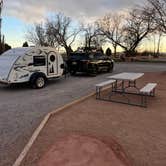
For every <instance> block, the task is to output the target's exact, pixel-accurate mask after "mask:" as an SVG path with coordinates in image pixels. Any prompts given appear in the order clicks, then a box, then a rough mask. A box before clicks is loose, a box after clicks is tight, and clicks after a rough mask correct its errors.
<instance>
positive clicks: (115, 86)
mask: <svg viewBox="0 0 166 166" xmlns="http://www.w3.org/2000/svg"><path fill="white" fill-rule="evenodd" d="M143 75H144V73H129V72H123V73H119V74H114V75H111V76H109V77H107V78H109V80H107V81H104V82H101V83H99V84H96V85H95V86H96V99H100V100H107V101H112V102H117V103H123V104H130V105H135V106H143V107H146V106H147V97H154V96H155V87H156V86H157V83H147V84H146V85H145V86H144V87H142V88H141V89H140V88H138V86H137V80H138V79H139V78H140V77H142V76H143ZM105 86H111V92H109V95H108V97H107V98H103V97H102V95H101V89H102V88H103V87H105ZM129 89H130V90H129ZM131 89H132V91H131ZM117 94H120V95H121V96H122V97H123V100H121V101H120V100H118V99H112V97H113V96H116V95H117ZM131 95H132V96H131ZM134 95H136V96H140V97H141V100H140V101H141V102H139V101H137V102H133V99H136V98H135V97H133V96H134ZM129 96H130V97H129ZM137 98H138V97H137ZM126 99H127V101H126Z"/></svg>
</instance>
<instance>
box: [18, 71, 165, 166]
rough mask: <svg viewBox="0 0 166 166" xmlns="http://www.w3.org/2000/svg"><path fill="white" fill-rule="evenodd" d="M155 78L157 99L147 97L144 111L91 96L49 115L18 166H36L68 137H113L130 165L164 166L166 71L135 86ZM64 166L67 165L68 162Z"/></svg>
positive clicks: (149, 74) (147, 77)
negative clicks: (72, 135)
mask: <svg viewBox="0 0 166 166" xmlns="http://www.w3.org/2000/svg"><path fill="white" fill-rule="evenodd" d="M154 77H155V78H156V79H155V82H156V83H158V85H157V88H156V96H155V97H149V98H148V107H147V108H143V107H138V106H130V105H126V104H119V103H113V102H108V101H102V100H96V99H95V96H92V97H90V98H88V99H86V100H84V101H82V102H80V103H77V104H75V105H73V106H70V107H68V108H66V109H64V110H63V111H61V112H60V113H58V114H55V115H53V116H51V118H50V119H49V121H48V122H47V124H46V125H45V127H44V128H43V130H42V131H41V133H40V135H39V137H38V138H37V140H36V141H35V143H34V145H33V146H32V148H31V149H30V151H29V152H28V155H27V156H26V158H25V159H24V161H23V162H22V165H21V166H37V165H38V163H40V162H42V160H43V157H46V156H47V154H48V153H47V152H49V151H50V150H51V149H52V147H53V146H54V145H56V141H57V140H59V139H60V138H63V136H65V135H70V134H80V135H81V134H82V135H91V136H94V137H95V138H102V139H103V140H104V139H107V142H109V141H110V140H111V139H112V138H114V140H116V141H117V142H118V143H119V144H120V145H121V146H122V148H123V149H124V150H125V154H127V156H128V159H129V160H130V162H131V165H132V166H165V165H166V157H165V154H166V141H165V140H166V132H165V126H166V121H165V118H166V111H165V107H164V106H165V100H166V93H165V92H166V87H165V81H166V72H161V73H148V74H145V75H144V76H143V77H142V78H141V79H139V80H138V81H137V86H138V87H142V86H143V85H145V84H146V83H147V82H154ZM107 92H109V90H108V91H107ZM105 93H106V92H105ZM134 98H135V97H134ZM139 99H140V98H139ZM138 101H140V100H138ZM138 101H137V102H138ZM60 140H61V139H60ZM71 144H72V142H71ZM111 147H114V146H113V145H112V146H111ZM89 148H90V147H89ZM118 149H119V148H118ZM61 150H62V151H63V150H64V149H61ZM64 153H65V152H64ZM78 153H79V151H78ZM52 157H54V156H52ZM58 159H59V158H58ZM49 160H50V161H52V159H51V158H50V159H49ZM58 161H59V160H58ZM91 164H92V165H95V164H94V163H91ZM65 165H70V160H66V164H65ZM100 165H102V166H106V164H104V163H103V164H100Z"/></svg>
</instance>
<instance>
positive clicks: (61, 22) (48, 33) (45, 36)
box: [27, 14, 80, 55]
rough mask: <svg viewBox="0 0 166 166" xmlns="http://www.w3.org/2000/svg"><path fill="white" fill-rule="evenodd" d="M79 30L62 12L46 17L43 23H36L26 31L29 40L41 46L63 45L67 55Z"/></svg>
mask: <svg viewBox="0 0 166 166" xmlns="http://www.w3.org/2000/svg"><path fill="white" fill-rule="evenodd" d="M79 32H80V30H78V29H74V28H73V27H72V20H71V18H69V17H66V16H64V15H63V14H57V15H55V16H54V17H53V18H52V19H46V20H45V23H44V26H43V24H36V25H35V28H34V29H33V30H30V31H29V32H28V35H27V38H28V40H29V41H30V42H32V43H34V44H37V45H41V46H52V47H59V46H61V47H63V48H64V49H65V50H66V53H67V55H69V54H70V52H72V48H71V46H72V44H73V43H74V41H75V39H76V37H77V35H78V33H79Z"/></svg>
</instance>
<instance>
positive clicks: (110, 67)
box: [107, 63, 114, 72]
mask: <svg viewBox="0 0 166 166" xmlns="http://www.w3.org/2000/svg"><path fill="white" fill-rule="evenodd" d="M113 68H114V65H113V64H112V63H111V64H110V65H109V66H108V69H107V72H112V71H113Z"/></svg>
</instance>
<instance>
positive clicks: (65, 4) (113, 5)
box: [2, 0, 146, 47]
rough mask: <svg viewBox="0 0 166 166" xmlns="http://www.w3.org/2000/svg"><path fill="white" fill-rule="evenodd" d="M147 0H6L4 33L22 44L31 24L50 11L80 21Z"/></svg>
mask: <svg viewBox="0 0 166 166" xmlns="http://www.w3.org/2000/svg"><path fill="white" fill-rule="evenodd" d="M145 1H146V0H134V1H133V0H83V1H79V0H47V1H46V0H40V1H39V0H36V1H35V0H4V7H3V11H2V19H3V20H2V33H3V34H4V35H5V41H6V43H8V44H9V45H11V46H12V47H19V46H22V44H23V42H24V41H26V38H25V34H26V32H27V30H28V28H29V27H30V26H32V25H33V24H34V23H36V22H41V21H42V20H44V19H45V17H46V16H47V15H48V13H52V12H54V13H58V12H61V13H64V14H65V15H67V16H70V17H72V18H73V19H74V20H77V21H85V20H93V19H96V18H98V17H100V16H103V15H104V14H105V13H108V12H110V11H122V10H126V9H128V8H130V7H133V6H134V5H136V4H139V3H141V4H143V3H145Z"/></svg>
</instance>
